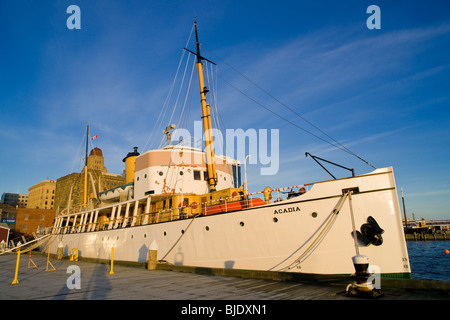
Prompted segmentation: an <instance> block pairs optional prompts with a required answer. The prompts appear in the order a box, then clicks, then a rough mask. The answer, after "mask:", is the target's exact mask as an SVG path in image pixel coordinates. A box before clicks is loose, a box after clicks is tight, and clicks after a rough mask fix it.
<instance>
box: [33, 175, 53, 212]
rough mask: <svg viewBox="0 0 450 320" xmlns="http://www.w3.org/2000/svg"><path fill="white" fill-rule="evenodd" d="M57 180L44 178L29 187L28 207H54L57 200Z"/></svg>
mask: <svg viewBox="0 0 450 320" xmlns="http://www.w3.org/2000/svg"><path fill="white" fill-rule="evenodd" d="M55 188H56V182H55V181H54V180H44V181H41V182H39V183H38V184H35V185H34V186H32V187H31V188H30V189H28V204H27V208H33V209H53V208H54V202H55Z"/></svg>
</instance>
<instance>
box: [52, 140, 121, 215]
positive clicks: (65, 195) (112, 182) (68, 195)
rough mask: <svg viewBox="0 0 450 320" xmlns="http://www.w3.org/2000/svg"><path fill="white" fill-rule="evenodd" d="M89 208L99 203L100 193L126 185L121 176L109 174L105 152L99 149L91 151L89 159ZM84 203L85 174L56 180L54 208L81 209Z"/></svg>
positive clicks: (76, 174)
mask: <svg viewBox="0 0 450 320" xmlns="http://www.w3.org/2000/svg"><path fill="white" fill-rule="evenodd" d="M87 168H88V181H87V182H88V183H87V198H88V206H90V205H92V204H93V203H95V202H96V201H98V200H97V199H98V193H99V192H101V191H105V190H108V189H111V188H114V187H117V186H120V185H123V184H125V178H124V177H122V175H121V174H114V173H108V171H107V169H106V167H105V160H104V158H103V152H102V150H101V149H99V148H94V149H92V150H91V152H90V154H89V157H88V159H87ZM83 202H84V172H80V173H71V174H68V175H66V176H64V177H61V178H59V179H58V180H56V189H55V203H54V208H55V209H56V211H57V212H61V211H62V210H67V208H70V210H74V209H81V207H82V206H83Z"/></svg>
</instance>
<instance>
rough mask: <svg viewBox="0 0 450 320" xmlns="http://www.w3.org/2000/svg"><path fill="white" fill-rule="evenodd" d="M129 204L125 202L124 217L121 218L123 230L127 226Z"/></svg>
mask: <svg viewBox="0 0 450 320" xmlns="http://www.w3.org/2000/svg"><path fill="white" fill-rule="evenodd" d="M130 205H131V202H127V206H126V208H125V216H124V217H123V222H122V228H125V227H126V226H127V224H128V215H129V212H130Z"/></svg>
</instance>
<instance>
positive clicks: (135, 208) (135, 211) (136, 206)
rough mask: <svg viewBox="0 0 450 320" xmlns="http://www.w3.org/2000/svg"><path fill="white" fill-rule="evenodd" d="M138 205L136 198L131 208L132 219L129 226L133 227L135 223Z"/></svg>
mask: <svg viewBox="0 0 450 320" xmlns="http://www.w3.org/2000/svg"><path fill="white" fill-rule="evenodd" d="M138 207H139V200H136V201H135V203H134V210H133V219H132V220H131V226H132V227H133V226H134V225H136V219H137V212H138Z"/></svg>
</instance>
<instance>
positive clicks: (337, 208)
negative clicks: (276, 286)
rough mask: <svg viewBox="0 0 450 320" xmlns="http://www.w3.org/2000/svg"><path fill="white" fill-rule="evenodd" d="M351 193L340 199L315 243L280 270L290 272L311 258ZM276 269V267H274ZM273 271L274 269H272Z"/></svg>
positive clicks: (348, 192)
mask: <svg viewBox="0 0 450 320" xmlns="http://www.w3.org/2000/svg"><path fill="white" fill-rule="evenodd" d="M350 193H351V191H347V192H346V193H345V194H343V195H342V197H341V198H340V199H339V202H338V203H337V205H336V207H335V208H334V209H333V212H332V213H331V215H330V216H329V218H328V219H327V221H326V222H325V225H324V227H323V229H322V231H320V233H319V234H318V235H317V237H316V238H315V239H314V241H313V242H312V243H311V244H310V245H309V247H308V248H307V249H306V250H305V251H304V252H303V253H302V254H301V255H300V256H299V257H298V258H297V259H295V260H294V262H292V263H291V264H289V265H288V266H287V267H284V268H282V269H280V271H285V270H289V269H291V268H292V266H293V265H298V264H300V263H301V262H303V261H302V260H303V258H304V257H306V256H310V255H311V254H312V252H313V251H314V250H315V249H316V248H317V247H318V246H319V244H320V242H322V240H323V239H324V238H325V235H326V234H327V233H328V232H329V231H330V229H331V226H332V225H333V223H334V221H335V220H336V217H337V215H338V214H339V212H340V210H341V209H342V206H343V205H344V202H345V200H346V199H347V197H348V196H349V195H350ZM274 268H275V267H274ZM272 269H273V268H272Z"/></svg>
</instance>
